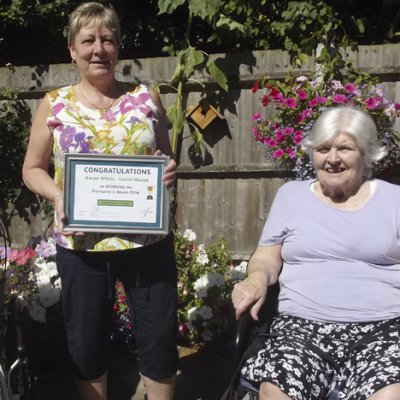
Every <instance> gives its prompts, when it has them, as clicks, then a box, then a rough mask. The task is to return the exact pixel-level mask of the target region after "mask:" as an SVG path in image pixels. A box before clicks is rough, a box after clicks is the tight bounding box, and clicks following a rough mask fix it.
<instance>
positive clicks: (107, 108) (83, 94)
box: [78, 82, 118, 111]
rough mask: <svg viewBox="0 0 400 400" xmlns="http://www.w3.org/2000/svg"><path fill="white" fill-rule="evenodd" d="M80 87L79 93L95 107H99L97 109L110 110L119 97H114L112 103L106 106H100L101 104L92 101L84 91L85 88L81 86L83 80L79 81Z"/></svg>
mask: <svg viewBox="0 0 400 400" xmlns="http://www.w3.org/2000/svg"><path fill="white" fill-rule="evenodd" d="M78 89H79V93H80V94H81V95H82V97H83V98H84V99H85V100H86V101H87V102H88V103H89V104H90V105H91V106H92V107H94V108H95V109H97V110H101V111H104V110H109V109H110V108H111V107H112V106H113V105H114V103H115V101H116V100H117V99H118V96H117V97H116V98H115V99H112V101H111V103H110V104H109V105H108V106H106V107H99V106H97V105H96V104H94V103H92V102H91V101H90V100H89V99H88V98H87V97H86V96H85V93H83V90H82V88H81V82H79V84H78ZM117 92H118V83H117Z"/></svg>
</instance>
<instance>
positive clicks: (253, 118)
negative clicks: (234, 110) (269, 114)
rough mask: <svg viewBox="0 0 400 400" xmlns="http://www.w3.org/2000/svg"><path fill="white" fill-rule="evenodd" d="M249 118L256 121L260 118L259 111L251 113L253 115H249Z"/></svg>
mask: <svg viewBox="0 0 400 400" xmlns="http://www.w3.org/2000/svg"><path fill="white" fill-rule="evenodd" d="M251 119H252V120H253V121H257V120H259V119H261V114H260V113H255V114H253V115H252V116H251Z"/></svg>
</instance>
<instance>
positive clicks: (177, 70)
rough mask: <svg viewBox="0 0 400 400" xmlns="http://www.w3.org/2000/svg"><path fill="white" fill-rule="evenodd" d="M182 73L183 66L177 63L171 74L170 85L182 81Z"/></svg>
mask: <svg viewBox="0 0 400 400" xmlns="http://www.w3.org/2000/svg"><path fill="white" fill-rule="evenodd" d="M183 73H184V66H183V65H182V64H181V63H178V64H177V66H176V68H175V71H174V73H173V74H172V77H171V83H172V84H173V85H175V84H177V83H178V82H179V81H180V80H182V77H183Z"/></svg>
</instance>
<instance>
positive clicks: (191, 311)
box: [188, 307, 198, 321]
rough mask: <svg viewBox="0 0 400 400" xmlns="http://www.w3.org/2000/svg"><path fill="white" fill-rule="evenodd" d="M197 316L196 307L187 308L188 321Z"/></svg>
mask: <svg viewBox="0 0 400 400" xmlns="http://www.w3.org/2000/svg"><path fill="white" fill-rule="evenodd" d="M197 316H198V312H197V307H192V308H190V309H189V310H188V318H189V320H190V321H194V320H196V319H197Z"/></svg>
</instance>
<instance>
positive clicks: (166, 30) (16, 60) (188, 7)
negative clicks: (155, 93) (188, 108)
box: [0, 0, 400, 65]
mask: <svg viewBox="0 0 400 400" xmlns="http://www.w3.org/2000/svg"><path fill="white" fill-rule="evenodd" d="M102 2H103V3H105V4H110V5H112V6H113V7H114V8H115V9H116V10H117V12H118V13H119V15H120V16H121V25H122V30H123V32H124V40H123V49H122V54H121V58H137V57H150V56H161V55H172V54H176V52H177V51H179V50H180V49H182V48H184V47H185V46H186V43H185V42H186V40H189V42H190V43H191V45H192V46H195V47H196V48H198V49H200V50H202V51H205V52H207V53H213V52H229V51H235V50H253V49H274V48H275V49H276V48H285V49H287V50H290V51H293V52H297V51H298V50H299V48H301V49H303V50H304V49H306V50H307V51H310V50H311V49H314V48H315V44H316V43H319V42H321V40H322V41H327V40H328V41H329V40H330V39H334V40H335V43H336V44H339V43H341V42H342V40H343V39H344V38H347V40H349V42H351V43H358V44H367V43H368V44H374V43H385V42H398V41H399V30H400V14H399V4H400V1H399V0H326V1H322V0H307V1H285V0H259V1H253V0H158V1H157V0H146V1H142V0H107V1H102ZM80 3H82V1H80V0H36V1H32V0H2V2H1V4H0V65H1V64H2V65H5V64H6V63H11V64H13V65H36V64H51V63H59V62H69V61H70V60H69V55H68V52H67V51H66V42H65V37H64V35H63V31H64V26H65V24H66V21H67V16H68V14H69V13H70V12H71V11H72V10H73V9H74V8H75V7H76V6H77V5H78V4H80Z"/></svg>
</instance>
